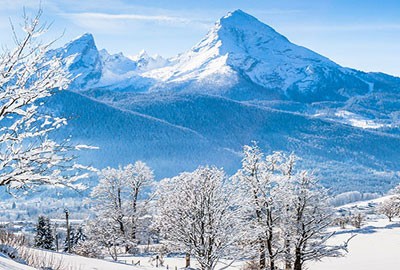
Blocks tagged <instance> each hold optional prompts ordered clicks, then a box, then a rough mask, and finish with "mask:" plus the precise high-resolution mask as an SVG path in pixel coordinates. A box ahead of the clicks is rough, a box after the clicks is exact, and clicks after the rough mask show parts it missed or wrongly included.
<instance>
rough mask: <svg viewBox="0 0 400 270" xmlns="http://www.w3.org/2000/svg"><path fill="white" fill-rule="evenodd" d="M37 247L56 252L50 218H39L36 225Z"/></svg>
mask: <svg viewBox="0 0 400 270" xmlns="http://www.w3.org/2000/svg"><path fill="white" fill-rule="evenodd" d="M35 247H38V248H43V249H50V250H54V236H53V231H52V228H51V225H50V220H49V218H47V217H45V216H39V218H38V223H37V225H36V236H35Z"/></svg>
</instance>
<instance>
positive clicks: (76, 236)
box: [64, 227, 86, 252]
mask: <svg viewBox="0 0 400 270" xmlns="http://www.w3.org/2000/svg"><path fill="white" fill-rule="evenodd" d="M85 240H86V235H85V234H84V232H83V229H82V227H79V228H78V229H77V230H75V229H73V228H71V233H70V239H69V241H70V246H71V250H72V251H73V250H74V247H76V246H77V245H78V243H81V242H83V241H85ZM67 251H68V242H67V239H65V241H64V252H67Z"/></svg>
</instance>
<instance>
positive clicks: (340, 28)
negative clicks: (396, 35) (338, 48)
mask: <svg viewBox="0 0 400 270" xmlns="http://www.w3.org/2000/svg"><path fill="white" fill-rule="evenodd" d="M287 28H288V30H293V31H300V32H360V31H399V30H400V24H398V23H371V24H342V25H296V26H289V27H287Z"/></svg>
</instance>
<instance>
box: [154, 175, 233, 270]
mask: <svg viewBox="0 0 400 270" xmlns="http://www.w3.org/2000/svg"><path fill="white" fill-rule="evenodd" d="M234 193H235V192H232V190H230V187H229V184H228V180H227V178H226V176H225V173H224V171H223V170H221V169H217V168H215V167H199V168H198V169H197V170H195V171H194V172H191V173H189V172H186V173H182V174H180V175H179V176H176V177H174V178H171V179H164V180H162V182H161V183H160V186H159V189H158V192H157V196H158V204H157V206H158V224H159V228H160V233H161V235H162V236H163V237H164V238H165V239H166V240H169V241H172V242H173V243H175V244H176V245H178V246H179V247H180V248H181V249H182V250H183V251H185V252H187V253H190V254H191V255H193V256H194V257H195V258H196V259H197V261H198V262H199V265H200V268H201V269H202V270H212V269H214V268H215V266H216V264H217V262H218V261H219V260H220V259H221V258H222V257H223V256H225V255H227V254H231V255H233V254H232V250H231V248H232V246H233V245H234V244H235V243H237V240H238V237H239V236H240V235H239V233H238V232H239V230H238V226H239V223H238V220H239V218H238V216H237V212H238V207H237V204H236V202H235V201H234V200H233V195H234Z"/></svg>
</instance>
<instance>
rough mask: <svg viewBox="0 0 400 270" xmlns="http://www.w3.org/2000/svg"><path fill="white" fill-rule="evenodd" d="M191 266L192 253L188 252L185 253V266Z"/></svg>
mask: <svg viewBox="0 0 400 270" xmlns="http://www.w3.org/2000/svg"><path fill="white" fill-rule="evenodd" d="M189 267H190V253H189V252H186V255H185V268H189Z"/></svg>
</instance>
